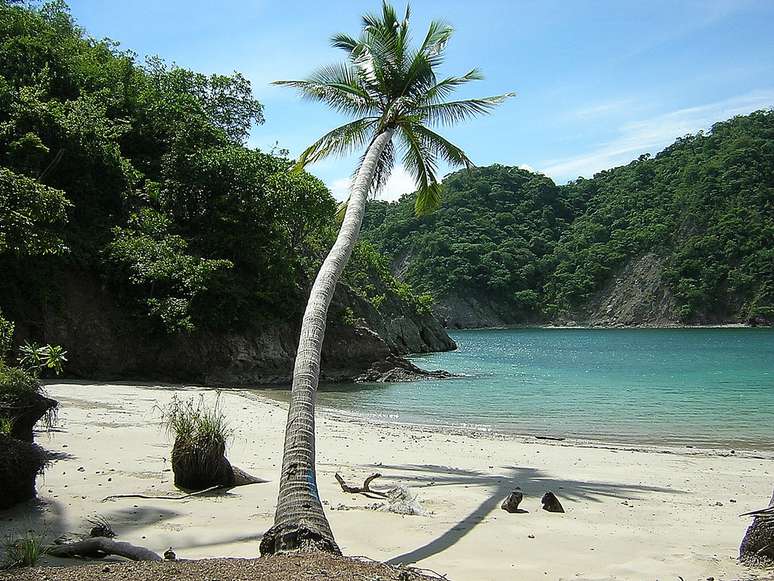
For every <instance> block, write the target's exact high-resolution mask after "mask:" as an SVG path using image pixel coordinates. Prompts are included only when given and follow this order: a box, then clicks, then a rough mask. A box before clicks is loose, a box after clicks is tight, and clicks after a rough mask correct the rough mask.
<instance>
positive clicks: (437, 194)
mask: <svg viewBox="0 0 774 581" xmlns="http://www.w3.org/2000/svg"><path fill="white" fill-rule="evenodd" d="M400 138H401V141H402V143H403V147H404V154H403V165H404V166H405V168H406V170H407V171H408V172H409V173H410V174H411V175H412V177H413V178H414V181H415V183H416V184H417V188H418V189H417V198H416V202H415V203H414V212H415V213H416V215H417V216H423V215H425V214H429V213H430V212H432V211H433V210H435V209H436V208H438V206H439V205H440V203H441V187H440V184H439V183H438V179H437V178H436V171H437V168H436V163H435V158H434V156H433V155H432V151H430V149H428V147H427V144H426V143H425V142H424V140H423V139H421V138H420V137H419V136H418V135H417V134H416V133H415V132H414V131H413V127H412V126H411V125H408V124H406V125H401V126H400Z"/></svg>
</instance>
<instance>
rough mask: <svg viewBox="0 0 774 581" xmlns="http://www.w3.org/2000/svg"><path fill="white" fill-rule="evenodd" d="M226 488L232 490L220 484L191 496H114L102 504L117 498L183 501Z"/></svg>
mask: <svg viewBox="0 0 774 581" xmlns="http://www.w3.org/2000/svg"><path fill="white" fill-rule="evenodd" d="M226 488H232V487H231V486H223V485H222V484H218V485H216V486H210V487H209V488H205V489H204V490H198V491H196V492H191V493H190V494H183V495H180V496H148V495H147V494H113V495H111V496H106V497H105V498H103V499H102V502H106V501H108V500H114V499H116V498H147V499H150V500H183V499H184V498H191V497H192V496H200V495H202V494H206V493H207V492H212V491H214V490H220V489H226Z"/></svg>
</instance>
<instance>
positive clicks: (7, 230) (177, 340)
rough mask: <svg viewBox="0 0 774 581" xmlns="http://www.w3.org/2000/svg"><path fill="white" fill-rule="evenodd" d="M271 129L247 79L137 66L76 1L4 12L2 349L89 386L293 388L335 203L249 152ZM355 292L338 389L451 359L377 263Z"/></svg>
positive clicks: (346, 293)
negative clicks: (370, 371)
mask: <svg viewBox="0 0 774 581" xmlns="http://www.w3.org/2000/svg"><path fill="white" fill-rule="evenodd" d="M262 122H263V108H262V106H261V104H260V103H259V102H257V101H256V100H255V99H254V98H253V96H252V92H251V87H250V83H249V82H248V81H247V79H245V78H244V77H243V76H241V75H240V74H237V73H235V74H233V75H226V76H224V75H204V74H201V73H197V72H194V71H190V70H187V69H184V68H180V67H178V66H171V65H168V64H165V63H164V62H163V61H162V60H160V59H149V60H148V61H147V62H144V63H140V62H138V61H137V59H136V57H135V55H134V54H133V53H131V52H129V51H125V50H122V49H121V48H120V47H119V46H118V45H117V44H116V43H114V42H112V41H108V40H104V41H98V40H95V39H93V38H90V37H89V36H88V34H87V33H86V32H85V31H83V30H82V29H80V28H79V27H78V26H77V25H76V24H75V23H74V22H73V20H72V18H71V17H70V14H69V12H68V10H67V7H66V5H65V4H64V3H63V2H50V3H45V4H42V5H41V6H40V7H39V8H29V7H27V6H26V5H22V4H20V3H16V2H8V1H7V0H0V273H2V274H1V275H0V332H2V330H3V329H8V328H10V326H9V325H8V324H6V323H3V319H2V316H4V317H5V319H11V320H13V321H15V323H16V335H15V337H16V340H17V341H21V340H33V341H40V342H48V343H61V344H62V345H63V346H64V347H65V348H66V349H67V350H68V352H69V359H70V361H69V364H68V367H67V368H66V371H68V372H70V373H76V374H80V375H83V376H89V377H116V376H125V377H149V378H153V379H158V378H170V379H177V380H194V381H219V382H228V383H240V382H243V383H244V382H249V383H253V384H254V383H259V382H264V381H286V380H287V378H288V376H289V373H290V369H291V364H292V361H293V357H294V350H295V343H296V341H297V332H298V326H299V324H300V319H301V313H302V312H303V306H304V303H305V297H306V295H307V290H308V287H309V283H310V277H311V276H312V275H313V273H314V272H316V269H317V267H318V265H319V262H320V260H321V256H323V255H324V251H325V249H326V248H328V247H329V245H330V243H331V240H332V237H333V236H334V235H335V229H336V222H335V218H334V211H335V202H334V200H333V198H332V197H331V195H330V193H329V192H328V190H327V189H326V187H325V186H324V184H323V183H322V182H320V181H319V180H317V179H316V178H314V177H313V176H311V175H309V174H306V173H290V172H288V171H287V170H288V168H289V167H290V165H291V162H290V160H288V159H286V158H285V157H284V156H283V155H281V154H279V155H276V154H274V153H266V152H261V151H258V150H255V149H250V148H247V147H245V146H244V142H245V140H246V138H247V135H248V132H249V131H250V129H251V127H252V126H254V125H255V124H260V123H262ZM280 153H281V152H280ZM345 279H346V280H345V282H344V284H342V285H341V286H340V288H339V289H338V290H337V293H336V297H335V298H334V304H333V307H332V311H331V318H330V320H329V328H330V334H329V339H328V340H327V341H326V347H325V351H324V354H323V357H324V362H323V363H324V365H323V367H324V369H323V372H324V377H328V378H343V377H351V376H352V375H355V374H357V373H359V372H361V371H363V370H364V369H366V368H367V367H368V366H369V364H370V363H373V362H374V361H376V360H381V359H384V358H385V357H388V356H390V355H395V354H401V353H405V352H406V351H427V350H434V349H448V348H451V347H453V342H452V341H451V340H450V339H449V338H448V336H447V335H446V333H445V332H444V331H443V329H442V328H441V327H440V326H439V325H438V324H437V322H436V321H434V319H433V318H432V317H431V316H430V315H429V312H428V308H427V305H426V301H424V302H423V300H422V299H421V297H417V296H415V295H414V294H413V293H412V291H411V289H410V288H408V286H406V285H405V284H401V283H398V282H397V281H396V280H395V279H393V278H392V276H391V275H390V274H389V271H388V270H387V269H386V268H384V265H383V264H382V259H381V257H380V256H379V255H378V254H376V253H375V252H374V251H373V250H372V249H370V248H369V247H368V246H367V245H361V247H359V248H358V249H357V250H356V252H355V257H354V260H353V262H352V265H351V267H350V268H349V269H348V271H347V272H346V275H345ZM2 338H3V337H0V339H2Z"/></svg>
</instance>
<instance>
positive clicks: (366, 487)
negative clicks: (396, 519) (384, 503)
mask: <svg viewBox="0 0 774 581" xmlns="http://www.w3.org/2000/svg"><path fill="white" fill-rule="evenodd" d="M380 477H381V474H379V473H378V472H375V473H374V474H371V476H369V477H368V478H366V479H365V480H364V481H363V486H350V485H349V484H347V483H346V482H344V479H343V478H342V477H341V475H340V474H339V473H338V472H336V480H337V481H338V483H339V486H341V489H342V490H343V491H344V492H348V493H349V494H363V495H365V496H368V495H369V494H373V495H376V496H379V497H381V498H387V495H386V494H385V493H384V492H379V491H378V490H371V482H373V481H374V480H376V479H377V478H380ZM369 498H372V497H370V496H369Z"/></svg>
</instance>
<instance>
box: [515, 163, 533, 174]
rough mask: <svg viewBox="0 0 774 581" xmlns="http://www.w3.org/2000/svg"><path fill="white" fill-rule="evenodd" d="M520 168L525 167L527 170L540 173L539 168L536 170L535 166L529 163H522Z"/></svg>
mask: <svg viewBox="0 0 774 581" xmlns="http://www.w3.org/2000/svg"><path fill="white" fill-rule="evenodd" d="M519 169H525V170H527V171H531V172H532V173H538V170H536V169H535V168H534V167H532V166H531V165H529V164H528V163H522V164H521V165H519Z"/></svg>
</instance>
